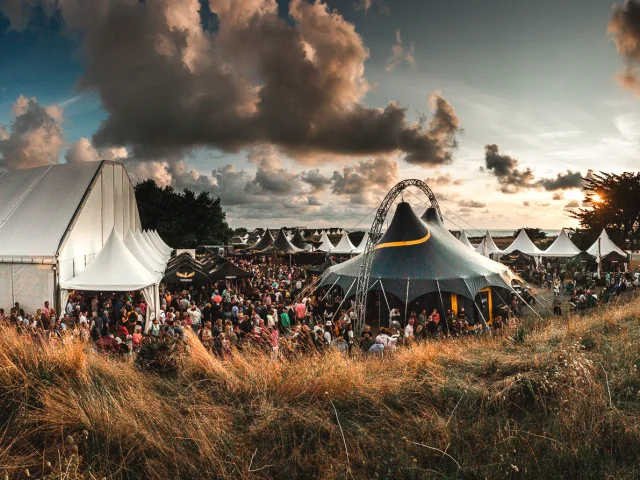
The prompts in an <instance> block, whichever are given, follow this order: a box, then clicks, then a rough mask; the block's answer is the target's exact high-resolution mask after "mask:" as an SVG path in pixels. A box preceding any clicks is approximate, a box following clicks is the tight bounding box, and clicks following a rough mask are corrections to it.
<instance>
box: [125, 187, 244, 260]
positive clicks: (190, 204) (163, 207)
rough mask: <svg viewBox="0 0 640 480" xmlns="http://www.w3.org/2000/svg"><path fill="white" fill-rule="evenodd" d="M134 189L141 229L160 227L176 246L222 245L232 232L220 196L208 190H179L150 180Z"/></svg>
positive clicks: (164, 237) (173, 245)
mask: <svg viewBox="0 0 640 480" xmlns="http://www.w3.org/2000/svg"><path fill="white" fill-rule="evenodd" d="M135 192H136V201H137V203H138V210H139V212H140V221H141V223H142V228H144V229H152V230H157V231H158V233H159V234H160V236H161V237H162V238H163V239H164V240H165V241H166V242H167V243H168V244H169V245H171V246H172V247H174V248H195V247H197V246H198V245H223V244H225V243H227V242H228V240H229V238H230V236H231V235H232V233H233V231H232V230H231V229H230V228H229V225H228V224H227V220H226V214H225V212H224V211H223V210H222V205H221V204H220V199H219V198H215V199H214V198H212V197H211V195H210V194H209V192H200V193H198V194H196V193H195V192H193V191H192V190H189V189H187V188H185V189H184V190H183V192H182V193H179V192H176V191H175V190H174V189H173V188H172V187H160V186H159V185H158V184H156V182H155V181H153V180H151V179H149V180H145V181H144V182H140V183H138V184H137V185H136V187H135Z"/></svg>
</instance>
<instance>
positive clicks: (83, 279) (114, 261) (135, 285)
mask: <svg viewBox="0 0 640 480" xmlns="http://www.w3.org/2000/svg"><path fill="white" fill-rule="evenodd" d="M157 283H158V277H157V274H155V273H152V272H150V271H149V270H147V269H146V268H145V267H144V266H143V265H142V263H140V262H139V261H138V259H137V258H136V257H135V256H134V254H133V253H131V252H130V251H129V249H128V248H127V247H126V245H125V244H124V242H123V241H122V239H121V238H120V235H118V232H116V231H115V229H113V230H111V234H110V235H109V238H108V239H107V241H106V243H105V244H104V246H103V247H102V249H101V250H100V251H99V252H98V253H97V254H96V256H95V257H94V259H93V261H92V262H91V263H90V264H89V265H88V266H87V268H85V269H84V270H83V271H82V272H80V273H79V274H78V275H76V276H75V277H73V278H72V279H70V280H67V281H66V282H61V284H60V286H61V287H62V288H64V289H66V290H91V291H105V292H127V291H131V290H142V289H144V288H145V287H148V286H150V285H155V284H157Z"/></svg>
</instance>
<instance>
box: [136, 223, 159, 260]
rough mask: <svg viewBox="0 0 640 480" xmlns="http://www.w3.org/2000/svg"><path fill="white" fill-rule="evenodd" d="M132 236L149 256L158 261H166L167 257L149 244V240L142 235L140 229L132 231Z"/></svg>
mask: <svg viewBox="0 0 640 480" xmlns="http://www.w3.org/2000/svg"><path fill="white" fill-rule="evenodd" d="M133 235H134V237H136V241H137V242H138V244H140V246H141V247H142V249H143V250H144V251H145V252H147V253H148V254H149V256H150V257H151V258H153V259H154V260H155V261H156V262H158V263H166V262H167V258H166V256H165V255H163V254H161V253H160V252H159V251H158V250H157V249H156V248H155V247H153V246H152V245H149V241H148V240H147V239H146V238H145V237H144V235H142V232H141V231H140V230H136V231H135V232H133Z"/></svg>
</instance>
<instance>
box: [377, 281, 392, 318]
mask: <svg viewBox="0 0 640 480" xmlns="http://www.w3.org/2000/svg"><path fill="white" fill-rule="evenodd" d="M378 281H379V282H380V288H382V295H384V301H385V303H386V304H387V309H388V310H389V313H391V306H390V305H389V300H387V293H386V292H385V291H384V285H383V284H382V280H378Z"/></svg>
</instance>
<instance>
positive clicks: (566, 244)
mask: <svg viewBox="0 0 640 480" xmlns="http://www.w3.org/2000/svg"><path fill="white" fill-rule="evenodd" d="M579 253H580V249H579V248H578V247H576V246H575V245H574V244H573V242H572V241H571V239H570V238H569V235H567V232H566V231H565V229H564V228H563V229H562V230H561V231H560V235H558V237H557V238H556V239H555V240H554V241H553V243H552V244H551V245H550V246H549V248H547V249H546V250H545V251H544V252H542V256H544V257H573V256H575V255H578V254H579Z"/></svg>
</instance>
